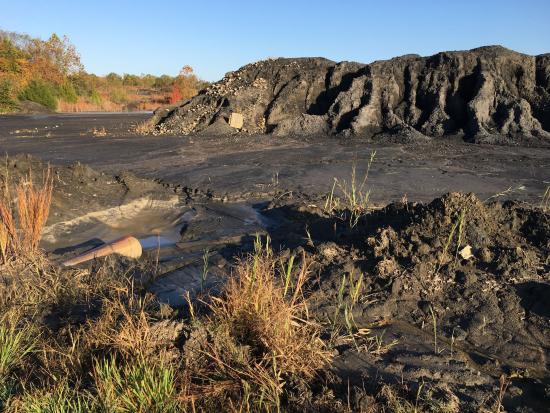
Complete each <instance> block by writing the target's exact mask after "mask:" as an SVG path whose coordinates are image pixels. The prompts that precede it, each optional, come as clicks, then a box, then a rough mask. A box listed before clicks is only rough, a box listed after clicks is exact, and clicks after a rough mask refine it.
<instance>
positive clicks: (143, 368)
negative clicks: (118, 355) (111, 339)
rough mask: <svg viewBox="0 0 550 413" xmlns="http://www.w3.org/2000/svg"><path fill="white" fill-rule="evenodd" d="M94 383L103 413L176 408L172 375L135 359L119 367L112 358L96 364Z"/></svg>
mask: <svg viewBox="0 0 550 413" xmlns="http://www.w3.org/2000/svg"><path fill="white" fill-rule="evenodd" d="M94 382H95V386H96V391H97V398H98V401H99V404H100V406H101V407H102V408H103V409H104V411H107V412H113V413H118V412H120V413H123V412H143V413H149V412H151V413H164V412H174V411H177V408H178V400H177V397H176V385H175V371H174V369H173V368H172V367H171V366H169V365H165V364H162V363H159V364H155V363H153V362H150V361H146V360H145V359H142V358H138V359H136V360H134V361H129V362H126V363H124V365H121V364H120V363H119V362H117V361H116V360H115V359H114V358H110V359H105V360H102V361H98V362H97V363H96V365H95V369H94Z"/></svg>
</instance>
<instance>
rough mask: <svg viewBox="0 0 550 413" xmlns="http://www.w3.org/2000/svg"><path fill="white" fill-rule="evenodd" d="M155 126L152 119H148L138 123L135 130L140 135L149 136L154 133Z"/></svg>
mask: <svg viewBox="0 0 550 413" xmlns="http://www.w3.org/2000/svg"><path fill="white" fill-rule="evenodd" d="M154 127H155V125H154V124H153V122H152V121H151V119H146V120H144V121H141V122H138V123H137V124H136V125H135V126H134V128H133V130H134V132H135V133H137V134H138V135H149V134H150V133H152V132H153V130H154Z"/></svg>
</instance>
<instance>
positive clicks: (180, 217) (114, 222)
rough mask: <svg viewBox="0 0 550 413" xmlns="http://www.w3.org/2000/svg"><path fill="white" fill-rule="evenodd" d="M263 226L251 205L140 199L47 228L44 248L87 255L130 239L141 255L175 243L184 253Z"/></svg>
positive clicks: (44, 236) (260, 216)
mask: <svg viewBox="0 0 550 413" xmlns="http://www.w3.org/2000/svg"><path fill="white" fill-rule="evenodd" d="M267 225H268V223H267V221H266V219H265V218H264V217H263V216H262V215H261V214H260V213H259V211H258V210H257V208H255V207H254V206H253V205H252V204H251V203H244V202H243V203H235V204H225V203H215V202H212V203H207V204H197V205H195V206H194V207H190V206H187V205H183V204H181V202H180V201H179V199H178V198H177V197H174V198H173V199H170V200H167V201H160V200H152V199H149V198H142V199H138V200H135V201H132V202H129V203H128V204H124V205H121V206H119V207H115V208H108V209H104V210H100V211H95V212H91V213H88V214H85V215H82V216H80V217H77V218H74V219H70V220H67V221H62V222H58V223H56V224H54V225H51V226H48V227H46V228H45V229H44V233H43V237H42V247H43V248H45V249H46V250H48V251H53V252H55V253H63V252H70V251H73V250H86V249H89V248H91V247H93V246H97V245H100V244H101V243H103V242H109V241H112V240H114V239H117V238H120V237H122V236H125V235H132V236H134V237H136V238H138V239H139V240H140V243H141V245H142V247H143V249H145V250H147V249H156V248H165V247H170V246H174V245H175V244H176V243H177V244H178V246H180V247H181V248H183V249H186V247H188V246H191V244H193V245H196V244H197V242H198V241H199V242H201V241H204V243H205V244H208V243H210V242H215V241H222V242H223V241H224V240H225V239H227V238H231V237H235V236H239V235H247V234H251V233H254V232H255V231H261V230H263V229H265V227H266V226H267ZM201 243H202V242H201ZM218 244H219V242H218Z"/></svg>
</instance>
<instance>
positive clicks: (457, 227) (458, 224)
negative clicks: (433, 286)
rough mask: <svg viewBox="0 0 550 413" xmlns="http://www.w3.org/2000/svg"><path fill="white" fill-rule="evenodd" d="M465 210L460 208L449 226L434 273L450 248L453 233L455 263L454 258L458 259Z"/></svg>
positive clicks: (437, 270)
mask: <svg viewBox="0 0 550 413" xmlns="http://www.w3.org/2000/svg"><path fill="white" fill-rule="evenodd" d="M466 212H467V210H466V209H465V208H463V209H461V210H460V213H459V215H458V217H457V219H456V221H455V222H454V223H453V225H452V227H451V231H450V232H449V236H448V237H447V241H446V242H445V245H444V247H443V253H442V255H441V257H440V259H439V262H438V264H437V268H436V271H435V272H436V274H437V273H438V272H439V270H440V269H441V267H442V266H443V260H445V259H446V258H447V254H448V251H449V248H450V246H451V244H452V242H453V240H454V238H455V233H457V241H456V251H455V254H454V257H455V263H456V260H457V259H458V253H459V250H460V245H461V243H462V237H463V233H464V225H465V220H466Z"/></svg>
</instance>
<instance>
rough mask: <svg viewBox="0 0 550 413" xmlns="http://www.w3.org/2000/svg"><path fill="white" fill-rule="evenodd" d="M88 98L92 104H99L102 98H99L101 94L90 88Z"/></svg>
mask: <svg viewBox="0 0 550 413" xmlns="http://www.w3.org/2000/svg"><path fill="white" fill-rule="evenodd" d="M90 100H91V101H92V103H93V104H94V105H98V106H99V105H101V102H102V100H103V99H101V95H100V94H99V92H98V91H97V90H92V93H91V94H90Z"/></svg>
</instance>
